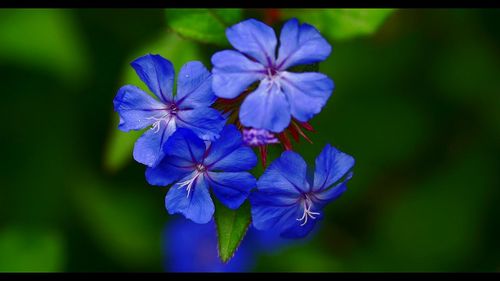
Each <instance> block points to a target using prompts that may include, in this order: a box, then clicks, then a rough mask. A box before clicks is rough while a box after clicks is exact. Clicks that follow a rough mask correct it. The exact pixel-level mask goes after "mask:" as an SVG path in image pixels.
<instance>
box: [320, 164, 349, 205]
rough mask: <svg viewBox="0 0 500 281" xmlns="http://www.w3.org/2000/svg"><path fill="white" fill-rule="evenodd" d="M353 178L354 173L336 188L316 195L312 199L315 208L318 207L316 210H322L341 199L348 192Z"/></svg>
mask: <svg viewBox="0 0 500 281" xmlns="http://www.w3.org/2000/svg"><path fill="white" fill-rule="evenodd" d="M351 177H352V173H349V175H348V176H347V178H346V179H345V180H343V181H342V182H340V183H337V184H336V185H335V186H333V187H331V188H327V189H324V190H321V191H319V192H316V193H314V196H313V198H312V200H313V202H314V206H316V208H319V209H322V208H324V207H325V206H326V205H327V204H328V203H330V202H332V201H334V200H336V199H337V198H339V197H340V196H341V195H342V194H344V192H345V191H346V190H347V182H348V181H349V180H350V179H351Z"/></svg>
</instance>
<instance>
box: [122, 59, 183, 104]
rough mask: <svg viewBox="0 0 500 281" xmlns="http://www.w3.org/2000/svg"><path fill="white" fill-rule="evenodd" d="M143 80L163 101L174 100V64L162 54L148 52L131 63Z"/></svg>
mask: <svg viewBox="0 0 500 281" xmlns="http://www.w3.org/2000/svg"><path fill="white" fill-rule="evenodd" d="M130 65H131V66H132V67H133V68H134V69H135V71H136V72H137V75H139V77H140V78H141V80H142V81H143V82H144V83H145V84H146V85H147V86H148V87H149V89H150V90H151V92H153V93H154V94H155V95H156V96H157V97H158V98H159V99H160V100H161V101H163V102H164V103H170V102H172V101H173V96H172V89H173V85H174V74H175V73H174V66H173V65H172V63H171V62H170V61H169V60H167V59H164V58H163V57H162V56H160V55H152V54H147V55H145V56H142V57H140V58H138V59H136V60H134V61H133V62H132V63H131V64H130Z"/></svg>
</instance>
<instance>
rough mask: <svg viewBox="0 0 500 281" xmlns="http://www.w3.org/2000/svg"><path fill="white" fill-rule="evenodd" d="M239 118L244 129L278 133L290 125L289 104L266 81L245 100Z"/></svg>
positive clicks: (283, 95) (273, 84) (275, 87)
mask: <svg viewBox="0 0 500 281" xmlns="http://www.w3.org/2000/svg"><path fill="white" fill-rule="evenodd" d="M239 117H240V121H241V123H242V124H243V125H244V126H245V127H253V128H257V129H266V130H269V131H272V132H274V133H280V132H282V131H283V130H284V129H285V128H286V127H288V125H289V124H290V119H291V116H290V104H289V103H288V100H287V97H286V96H285V94H284V93H283V92H282V91H281V89H280V87H279V86H278V85H277V84H276V83H271V82H269V81H268V80H267V79H266V80H263V81H262V82H261V83H260V85H259V87H258V88H257V90H255V92H253V93H251V94H250V95H248V96H247V97H246V98H245V100H244V101H243V103H242V105H241V108H240V113H239Z"/></svg>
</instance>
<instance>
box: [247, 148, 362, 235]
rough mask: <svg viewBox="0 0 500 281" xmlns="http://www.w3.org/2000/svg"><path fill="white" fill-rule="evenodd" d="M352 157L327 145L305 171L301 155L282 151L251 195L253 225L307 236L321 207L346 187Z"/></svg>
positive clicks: (350, 173)
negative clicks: (312, 168)
mask: <svg viewBox="0 0 500 281" xmlns="http://www.w3.org/2000/svg"><path fill="white" fill-rule="evenodd" d="M353 166H354V158H353V157H351V156H349V155H347V154H345V153H343V152H341V151H339V150H337V149H336V148H334V147H332V146H330V145H326V146H325V148H324V149H323V151H322V152H321V154H320V155H319V156H318V157H317V158H316V170H315V171H314V174H313V172H312V171H311V172H309V173H308V169H307V164H306V162H305V161H304V159H302V157H301V156H300V155H299V154H297V153H295V152H292V151H285V152H283V153H282V154H281V156H280V157H279V158H278V159H276V160H275V161H274V162H272V163H271V165H269V168H268V169H267V170H266V171H265V172H264V174H263V175H262V176H261V177H260V178H259V180H258V182H257V191H256V192H254V193H252V194H251V195H250V203H251V205H252V219H253V225H254V226H255V228H257V229H259V230H266V229H273V228H274V229H278V230H279V231H280V233H281V236H283V237H287V238H301V237H304V236H306V235H307V234H308V233H309V232H310V231H311V230H312V229H313V227H314V225H315V224H316V221H317V220H318V219H321V218H322V212H321V211H322V210H323V208H324V207H325V206H326V205H327V204H328V203H329V202H331V201H333V200H335V199H337V198H338V197H339V196H340V195H342V193H343V192H344V191H345V190H346V184H347V182H348V181H349V179H351V177H352V172H350V170H351V168H352V167H353Z"/></svg>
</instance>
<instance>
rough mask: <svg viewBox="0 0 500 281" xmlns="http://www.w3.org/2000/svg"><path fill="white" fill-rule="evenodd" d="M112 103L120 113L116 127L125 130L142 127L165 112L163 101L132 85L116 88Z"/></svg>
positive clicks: (151, 122) (148, 124)
mask: <svg viewBox="0 0 500 281" xmlns="http://www.w3.org/2000/svg"><path fill="white" fill-rule="evenodd" d="M113 105H114V109H115V111H116V112H118V114H119V115H120V124H119V125H118V129H120V130H122V131H125V132H128V131H130V130H140V129H144V128H146V127H148V126H150V125H151V124H153V123H154V122H155V120H156V119H157V118H160V117H162V116H163V115H165V114H166V113H167V112H166V111H165V110H164V108H165V105H164V104H163V103H161V102H159V101H157V100H155V99H154V98H153V97H151V96H150V95H148V94H147V93H146V92H144V91H143V90H141V89H139V88H137V87H136V86H132V85H126V86H123V87H121V88H120V89H119V90H118V93H117V94H116V97H115V98H114V99H113Z"/></svg>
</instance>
